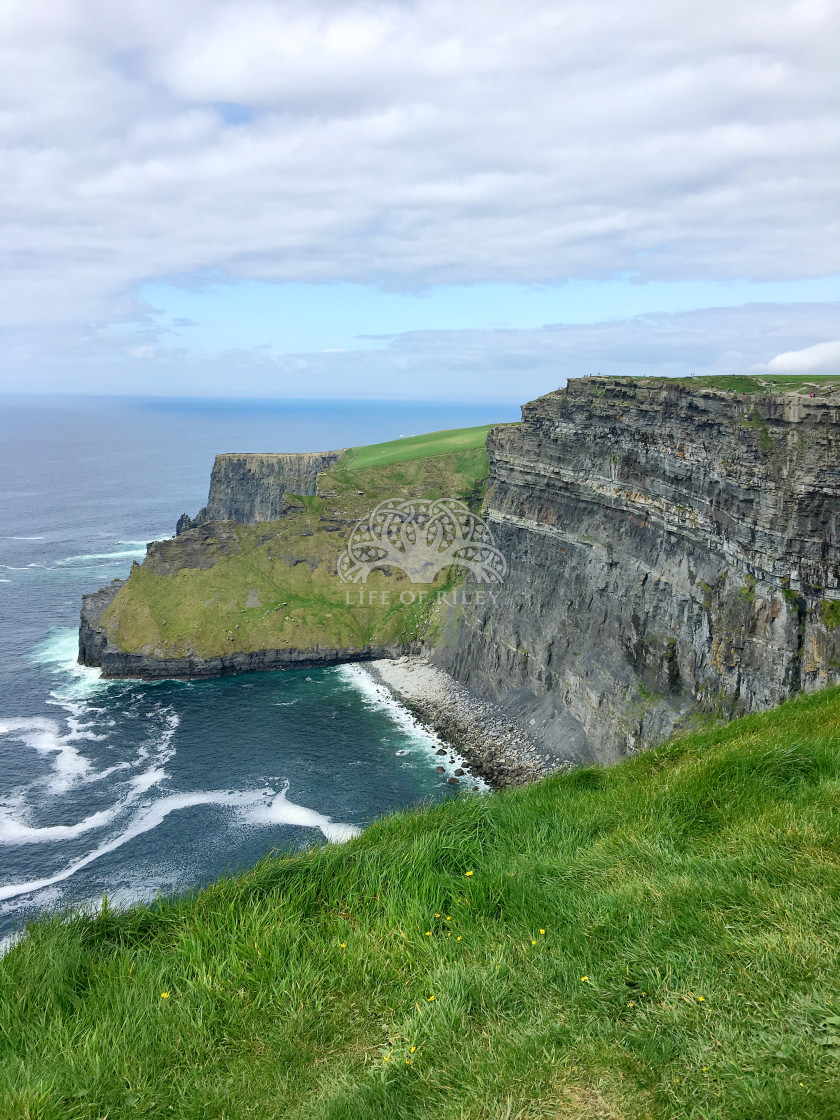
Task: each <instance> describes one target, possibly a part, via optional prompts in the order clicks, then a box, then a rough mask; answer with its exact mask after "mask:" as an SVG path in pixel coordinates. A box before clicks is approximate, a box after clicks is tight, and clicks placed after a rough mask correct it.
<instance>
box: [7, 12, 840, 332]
mask: <svg viewBox="0 0 840 1120" xmlns="http://www.w3.org/2000/svg"><path fill="white" fill-rule="evenodd" d="M838 38H840V9H838V7H837V5H834V4H830V3H822V2H820V0H801V2H799V3H788V2H784V3H783V2H782V0H770V2H769V3H768V0H743V2H742V3H740V4H737V5H730V6H729V7H728V8H727V9H726V12H725V18H724V13H722V12H721V11H720V10H719V9H716V8H715V7H714V5H712V6H709V5H703V4H699V3H696V2H695V0H669V2H666V0H653V2H651V3H648V4H644V5H628V4H626V3H625V2H624V0H568V2H566V3H563V4H546V3H545V2H544V0H522V2H521V3H520V4H518V5H516V6H514V5H511V4H510V3H509V2H508V0H504V2H502V0H481V2H478V0H464V2H462V3H458V4H452V3H450V2H446V3H445V2H443V0H415V2H414V3H404V2H402V0H362V2H352V0H342V2H340V3H339V2H338V0H306V2H304V0H282V2H281V0H275V2H237V0H166V3H164V2H163V0H121V3H120V4H117V5H115V4H113V3H112V0H62V3H60V4H56V3H55V2H54V0H6V3H4V5H3V10H2V13H1V14H0V104H2V106H3V108H2V110H1V111H0V167H2V169H3V171H2V185H0V192H2V194H1V195H0V204H2V205H0V210H2V213H3V215H4V216H3V219H2V225H0V243H2V246H3V250H4V252H3V261H4V262H6V263H5V264H3V265H2V266H0V316H2V318H1V319H0V322H2V323H3V324H5V325H6V326H8V327H12V328H22V327H26V326H29V327H30V328H31V329H33V330H36V331H38V332H41V331H43V330H45V329H51V328H55V327H61V325H64V326H66V327H68V328H70V327H77V326H79V325H80V324H84V323H87V322H103V321H114V320H118V319H120V318H122V317H131V316H136V315H137V314H139V313H140V312H141V311H142V309H141V308H139V307H138V305H137V303H136V301H135V299H134V297H133V292H134V291H135V290H136V288H137V286H138V285H139V284H141V283H142V282H143V281H146V280H149V279H153V278H157V277H162V276H188V275H190V274H193V273H196V272H201V271H204V272H214V273H220V274H223V275H228V276H243V277H257V278H263V279H269V280H284V279H294V280H324V279H349V280H361V281H367V282H377V283H384V284H387V285H391V286H399V287H412V286H418V285H424V284H429V283H442V282H447V281H463V282H467V281H475V280H508V281H544V280H545V281H548V280H557V279H562V278H566V277H599V276H604V275H609V274H613V273H615V272H617V271H630V272H635V273H638V274H639V275H640V276H641V277H642V278H648V279H650V278H659V279H661V278H665V279H674V278H687V277H709V276H712V277H720V278H729V277H749V278H755V279H770V278H786V277H794V278H795V277H803V276H815V275H824V274H827V273H830V272H832V271H836V269H837V259H836V249H835V246H836V244H837V241H838V234H840V230H838V225H840V221H838V195H837V191H836V161H835V156H834V152H835V151H836V146H837V140H838V138H839V134H840V126H839V125H838V114H837V104H838V98H840V87H838V84H837V82H836V57H835V44H836V42H837V41H838ZM62 329H63V327H62Z"/></svg>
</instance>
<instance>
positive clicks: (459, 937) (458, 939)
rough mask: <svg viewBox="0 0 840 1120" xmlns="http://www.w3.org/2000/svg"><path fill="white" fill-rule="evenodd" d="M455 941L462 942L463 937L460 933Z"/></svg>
mask: <svg viewBox="0 0 840 1120" xmlns="http://www.w3.org/2000/svg"><path fill="white" fill-rule="evenodd" d="M455 940H456V941H460V940H461V935H460V933H459V934H458V936H457V937H456V938H455Z"/></svg>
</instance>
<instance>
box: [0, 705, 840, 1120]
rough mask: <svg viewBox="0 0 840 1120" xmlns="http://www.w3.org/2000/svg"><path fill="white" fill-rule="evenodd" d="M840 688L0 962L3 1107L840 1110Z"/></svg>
mask: <svg viewBox="0 0 840 1120" xmlns="http://www.w3.org/2000/svg"><path fill="white" fill-rule="evenodd" d="M838 810H840V691H838V690H833V691H830V692H825V693H821V694H816V695H812V696H809V697H806V698H801V699H798V700H795V701H793V702H791V703H788V704H786V705H784V706H783V707H781V708H780V709H778V710H777V711H774V712H770V713H766V714H764V715H759V716H752V717H749V718H747V719H743V720H739V721H737V722H734V723H731V724H729V725H728V726H727V727H725V728H722V729H719V730H714V731H709V732H705V733H703V734H698V735H694V736H692V737H688V738H684V739H681V740H678V741H675V742H673V743H672V744H670V745H667V746H665V747H662V748H660V749H658V750H655V751H651V752H649V753H647V754H644V755H641V756H639V757H637V758H635V759H632V760H628V761H626V762H624V763H620V764H619V765H617V766H615V767H613V768H612V769H609V770H601V769H594V768H581V769H578V770H576V771H573V772H571V773H569V774H566V775H556V776H554V777H551V778H549V779H547V780H545V781H543V782H541V783H539V784H536V785H533V786H528V787H524V788H521V789H518V790H514V791H510V792H505V793H500V794H494V795H492V796H481V795H478V794H473V795H466V796H463V797H462V798H460V799H458V800H454V801H451V802H448V803H446V804H442V805H438V806H436V807H434V808H432V809H425V810H419V811H414V812H408V813H402V814H398V815H396V816H393V817H390V818H388V819H385V820H381V821H380V822H378V823H377V824H375V825H374V826H372V827H371V828H369V829H368V830H367V831H366V832H365V833H363V834H362V836H361V837H359V838H358V839H357V840H353V841H351V842H350V843H348V844H347V845H345V846H341V847H323V848H318V849H314V850H311V851H309V852H306V853H301V854H297V855H293V856H286V857H282V858H268V859H266V860H264V861H263V862H262V863H260V864H259V865H258V866H257V867H256V868H255V869H254V870H252V871H250V872H248V873H246V874H243V875H241V876H239V877H237V878H231V879H227V880H223V881H221V882H218V883H216V884H215V885H213V886H212V887H210V888H209V889H207V890H204V891H201V892H199V893H197V894H196V895H195V896H193V897H190V898H188V899H185V900H181V901H162V902H161V903H160V904H159V905H158V906H156V907H138V908H136V909H132V910H130V911H127V912H119V913H116V912H113V911H111V910H107V911H106V912H104V913H103V914H101V915H99V916H96V917H94V916H86V917H77V918H75V919H72V920H66V919H65V920H62V919H61V918H59V917H56V918H55V919H54V920H50V921H43V922H41V923H38V924H36V925H34V926H32V927H30V932H29V935H28V937H27V938H26V939H25V940H24V941H23V942H21V943H19V944H18V945H17V946H16V947H15V948H14V949H13V950H12V951H11V952H10V953H9V954H8V955H7V956H6V957H5V959H3V961H2V962H0V1115H2V1116H3V1117H4V1120H94V1118H95V1120H106V1118H109V1120H111V1118H113V1120H125V1118H134V1117H137V1118H143V1120H150V1118H155V1120H157V1118H160V1120H163V1118H164V1117H177V1118H182V1117H183V1118H191V1120H207V1118H211V1117H212V1118H214V1120H239V1118H242V1120H245V1118H246V1117H247V1118H259V1120H274V1118H277V1120H280V1118H284V1120H285V1118H288V1120H367V1118H376V1120H420V1118H425V1117H440V1118H441V1120H514V1118H516V1120H549V1118H550V1120H640V1118H649V1120H673V1118H677V1117H680V1118H686V1120H780V1118H788V1120H794V1118H795V1120H837V1117H838V1116H840V938H838V929H840V811H838Z"/></svg>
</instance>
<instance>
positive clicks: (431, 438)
mask: <svg viewBox="0 0 840 1120" xmlns="http://www.w3.org/2000/svg"><path fill="white" fill-rule="evenodd" d="M495 427H497V425H496V424H481V425H479V426H478V427H475V428H451V429H449V430H448V431H443V432H427V433H426V434H425V435H421V436H407V437H404V438H402V439H392V440H389V441H388V442H387V443H372V444H370V445H368V446H367V447H352V448H350V450H349V451H345V453H344V455H343V456H342V457H341V459H340V461H339V463H338V467H339V468H342V469H345V470H348V469H349V470H362V469H363V468H365V467H381V466H386V465H388V464H389V463H403V462H405V461H406V460H409V459H424V458H431V457H434V456H436V455H447V454H451V453H452V452H454V451H468V450H470V449H472V448H483V447H484V445H485V443H486V442H487V433H488V432H490V431H492V429H493V428H495Z"/></svg>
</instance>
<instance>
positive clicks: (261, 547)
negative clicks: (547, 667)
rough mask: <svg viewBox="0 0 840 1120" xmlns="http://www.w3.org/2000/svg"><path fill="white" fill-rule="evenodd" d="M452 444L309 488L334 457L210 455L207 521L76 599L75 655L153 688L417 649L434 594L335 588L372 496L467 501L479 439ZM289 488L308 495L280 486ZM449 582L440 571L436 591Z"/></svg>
mask: <svg viewBox="0 0 840 1120" xmlns="http://www.w3.org/2000/svg"><path fill="white" fill-rule="evenodd" d="M455 436H458V433H455V434H454V435H453V433H439V434H438V438H437V439H436V440H432V446H431V450H432V451H433V452H437V453H435V454H431V455H426V456H423V457H419V458H410V459H399V458H397V459H395V458H394V456H395V455H396V454H397V453H398V452H399V451H400V448H399V447H398V448H397V449H396V451H394V449H393V448H391V447H390V445H385V449H386V451H387V452H388V461H387V462H386V463H384V464H383V465H378V466H377V465H374V466H371V465H369V464H370V461H371V454H368V455H367V456H365V455H360V454H356V456H355V460H354V464H353V465H351V466H349V467H346V466H341V468H339V467H338V465H335V466H333V467H332V468H331V469H329V470H324V471H321V472H320V474H318V475H316V476H315V479H314V480H313V479H312V477H311V472H312V471H313V470H314V469H315V468H316V467H317V466H318V465H319V464H320V463H323V462H330V461H333V460H335V458H336V456H337V455H338V454H339V453H337V452H327V453H325V454H323V455H298V456H293V455H286V456H281V455H278V456H245V455H238V456H219V457H218V458H217V460H216V465H215V467H214V475H213V483H212V486H211V493H210V501H209V502H208V507H207V509H212V510H213V511H214V513H215V514H217V515H218V519H217V520H210V521H205V520H201V521H200V523H197V522H199V519H203V518H204V517H205V516H206V510H203V511H202V513H201V514H200V515H199V518H197V519H196V522H192V521H189V527H185V525H184V519H183V518H182V520H181V523H180V525H179V527H180V532H179V533H178V535H177V536H176V537H175V538H174V539H170V540H164V541H154V542H152V543H151V544H150V545H149V547H148V551H147V553H146V557H145V559H144V561H143V563H142V564H136V565H134V566H133V567H132V570H131V575H130V577H129V579H128V580H126V581H116V582H115V583H113V584H111V585H110V586H109V587H107V588H103V589H102V590H100V591H98V592H95V593H94V594H92V595H88V596H85V597H84V599H83V605H82V614H81V622H80V631H79V660H80V661H81V663H82V664H84V665H92V666H100V667H101V668H102V671H103V675H104V676H108V677H142V678H147V679H159V678H163V677H212V676H219V675H222V674H227V673H235V672H243V671H247V670H255V669H275V668H289V667H295V666H299V667H302V666H311V665H332V664H336V663H339V662H346V661H354V660H370V659H382V658H393V657H399V656H403V655H405V654H408V653H414V652H417V651H418V650H419V649H420V646H421V642H423V641H424V640H425V641H426V642H431V641H433V630H434V617H433V616H434V605H435V600H434V597H433V596H429V597H428V598H425V597H423V596H420V595H418V594H417V591H416V590H412V589H411V585H410V584H409V581H408V579H407V577H406V576H404V575H403V574H402V573H401V572H399V571H396V570H391V571H375V572H373V573H371V575H370V576H369V577H368V579H367V582H366V583H365V584H364V585H361V586H359V585H350V584H346V583H343V582H342V581H341V580H340V579H339V576H338V567H339V563H340V561H341V558H342V555H343V554H344V552H345V550H346V547H347V542H348V537H349V534H350V532H351V531H352V530H353V527H354V526H355V525H356V523H357V522H358V521H359V520H360V519H362V518H364V517H366V516H367V515H368V514H369V513H370V511H371V510H372V509H373V508H374V507H375V506H376V505H377V503H378V502H379V501H381V500H383V499H392V498H395V497H396V498H397V499H398V500H399V499H401V498H412V497H416V498H421V499H422V498H424V497H425V498H431V499H433V498H435V497H438V496H440V495H441V494H446V495H452V496H455V497H460V498H464V499H467V498H469V497H470V496H471V495H474V494H475V493H476V491H477V488H478V487H479V486H480V483H481V481H482V480H483V479H485V478H486V474H487V454H486V451H485V450H484V441H485V437H486V430H484V429H482V430H480V431H478V432H475V433H471V434H470V433H468V434H466V435H464V434H462V435H461V436H460V437H459V438H455ZM397 442H398V443H399V442H401V441H397ZM405 442H406V443H407V444H409V445H410V446H409V448H408V451H409V452H410V453H411V454H413V446H414V445H412V444H411V441H405ZM453 444H455V445H456V446H458V450H457V451H451V450H449V448H450V447H451V446H452V445H453ZM365 450H367V451H369V452H376V450H377V449H376V448H374V449H365ZM427 450H428V448H427ZM373 458H374V461H375V459H376V455H375V454H374V455H373ZM269 460H271V461H270V462H269ZM237 479H240V480H241V487H240V488H238V487H237V482H236V480H237ZM289 485H297V486H298V487H299V488H301V489H303V488H304V486H305V487H306V489H308V490H310V491H314V490H317V491H319V492H318V493H308V494H302V495H301V494H293V493H290V492H288V491H286V490H283V491H281V490H280V487H281V486H289ZM269 514H271V515H272V520H270V521H266V520H262V517H263V516H264V515H265V516H267V515H269ZM222 515H225V516H222ZM231 515H233V516H231ZM187 520H189V519H187ZM454 582H455V580H454V577H452V576H451V575H447V574H444V576H443V577H442V579H441V580H440V581H439V584H438V586H437V587H436V590H440V591H442V592H443V591H447V590H451V589H452V588H453V586H454ZM406 591H407V593H405V594H403V593H404V592H406ZM362 592H364V594H362Z"/></svg>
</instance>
